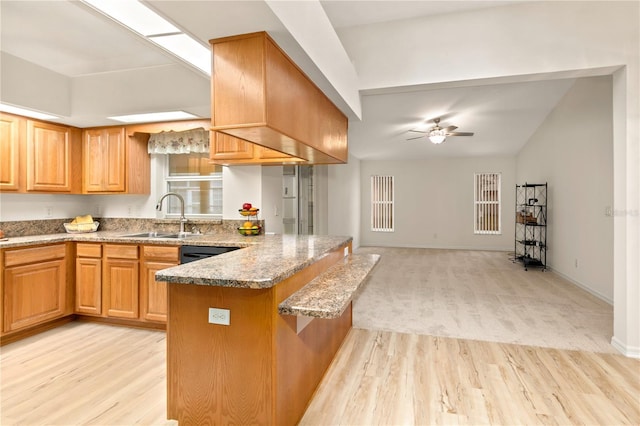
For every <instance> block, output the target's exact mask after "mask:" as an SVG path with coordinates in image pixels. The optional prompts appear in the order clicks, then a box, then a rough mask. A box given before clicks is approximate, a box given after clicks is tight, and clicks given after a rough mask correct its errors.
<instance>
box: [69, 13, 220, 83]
mask: <svg viewBox="0 0 640 426" xmlns="http://www.w3.org/2000/svg"><path fill="white" fill-rule="evenodd" d="M82 1H83V2H84V3H86V4H87V5H89V6H91V7H92V8H94V9H96V10H97V11H98V12H100V13H102V14H103V15H106V16H108V17H109V18H111V19H113V20H114V21H116V22H118V23H120V24H122V25H124V26H125V27H127V28H128V29H130V30H131V31H133V32H135V33H137V34H139V35H140V36H142V37H144V38H146V39H147V40H149V41H150V42H152V43H154V44H156V45H157V46H159V47H161V48H163V49H164V50H166V51H167V52H169V53H171V54H173V55H174V56H177V57H178V58H180V59H182V60H183V61H185V62H187V63H189V64H191V65H193V66H194V67H196V68H198V69H199V70H201V71H203V72H204V73H205V74H207V75H211V51H210V50H209V49H208V48H207V47H205V46H203V45H202V44H201V43H200V42H199V41H198V40H196V39H194V38H193V37H191V36H189V35H188V34H185V33H184V32H183V31H181V30H180V29H179V28H178V27H176V26H175V25H173V24H172V23H171V22H169V21H167V20H166V19H165V18H163V17H162V16H160V15H158V14H157V13H156V12H154V11H153V10H151V9H149V8H148V7H147V6H145V5H144V4H142V3H140V2H139V1H136V0H129V1H114V0H82Z"/></svg>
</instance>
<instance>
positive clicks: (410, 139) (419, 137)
mask: <svg viewBox="0 0 640 426" xmlns="http://www.w3.org/2000/svg"><path fill="white" fill-rule="evenodd" d="M421 138H424V136H418V137H415V138H409V139H407V140H408V141H412V140H414V139H421Z"/></svg>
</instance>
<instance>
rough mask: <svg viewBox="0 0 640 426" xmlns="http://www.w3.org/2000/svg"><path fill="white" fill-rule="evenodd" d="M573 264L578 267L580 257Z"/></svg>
mask: <svg viewBox="0 0 640 426" xmlns="http://www.w3.org/2000/svg"><path fill="white" fill-rule="evenodd" d="M573 264H574V266H575V267H576V268H577V267H578V259H574V261H573Z"/></svg>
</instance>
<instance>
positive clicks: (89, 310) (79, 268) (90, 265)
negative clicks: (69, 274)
mask: <svg viewBox="0 0 640 426" xmlns="http://www.w3.org/2000/svg"><path fill="white" fill-rule="evenodd" d="M75 309H76V312H77V313H80V314H92V315H100V314H101V313H102V259H100V258H84V257H80V258H77V259H76V306H75Z"/></svg>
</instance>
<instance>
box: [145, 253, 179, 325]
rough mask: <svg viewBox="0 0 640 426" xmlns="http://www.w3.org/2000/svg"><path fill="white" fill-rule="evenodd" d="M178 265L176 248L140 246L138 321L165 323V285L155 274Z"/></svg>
mask: <svg viewBox="0 0 640 426" xmlns="http://www.w3.org/2000/svg"><path fill="white" fill-rule="evenodd" d="M179 263H180V248H179V247H178V246H171V247H168V246H142V261H141V264H140V319H142V320H146V321H157V322H163V323H166V322H167V283H166V282H163V281H156V277H155V275H156V272H158V271H160V270H162V269H166V268H170V267H172V266H176V265H178V264H179Z"/></svg>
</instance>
